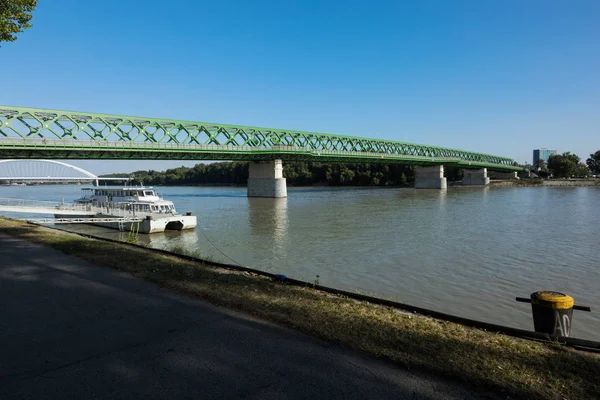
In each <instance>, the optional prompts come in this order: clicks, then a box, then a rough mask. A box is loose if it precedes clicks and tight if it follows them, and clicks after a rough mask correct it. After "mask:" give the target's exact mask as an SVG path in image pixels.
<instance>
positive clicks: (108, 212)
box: [55, 186, 197, 233]
mask: <svg viewBox="0 0 600 400" xmlns="http://www.w3.org/2000/svg"><path fill="white" fill-rule="evenodd" d="M81 192H82V196H81V197H80V198H79V199H77V200H75V203H76V204H79V205H82V206H84V207H83V208H82V209H84V210H86V213H85V215H87V216H88V217H90V212H91V213H92V217H96V218H110V217H114V218H115V219H118V218H128V219H136V220H137V221H136V222H122V221H117V222H99V223H94V224H96V225H101V226H106V227H109V228H116V229H120V230H131V229H134V230H136V231H139V232H140V233H154V232H163V231H165V230H176V231H180V230H183V229H193V228H195V227H196V224H197V219H196V216H195V215H191V213H186V214H185V215H182V214H179V213H177V211H176V210H175V205H174V204H173V202H172V201H168V200H165V199H163V198H162V197H160V196H159V195H158V194H157V193H156V191H155V190H154V189H153V188H152V187H143V186H142V187H119V188H111V187H97V188H84V189H81ZM82 216H83V215H82ZM55 217H56V218H62V217H64V216H62V215H60V214H55Z"/></svg>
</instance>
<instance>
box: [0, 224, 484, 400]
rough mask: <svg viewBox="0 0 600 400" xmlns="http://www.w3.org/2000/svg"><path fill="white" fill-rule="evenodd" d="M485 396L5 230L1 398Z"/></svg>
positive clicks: (0, 246) (0, 259) (0, 261)
mask: <svg viewBox="0 0 600 400" xmlns="http://www.w3.org/2000/svg"><path fill="white" fill-rule="evenodd" d="M115 257H118V254H115ZM484 397H487V396H483V395H482V394H479V395H478V394H476V393H472V392H470V391H468V390H466V389H464V388H461V387H458V386H456V384H454V383H449V382H445V381H443V380H440V379H437V378H432V377H427V376H424V375H417V374H413V373H411V372H408V371H405V370H403V369H400V368H398V367H396V366H394V365H391V364H389V363H386V362H383V361H380V360H377V359H373V358H370V357H367V356H364V355H362V354H357V353H355V352H353V351H350V350H347V349H344V348H341V347H339V346H337V345H333V344H330V343H327V342H324V341H320V340H316V339H314V338H311V337H308V336H305V335H302V334H299V333H297V332H293V331H290V330H287V329H285V328H281V327H278V326H274V325H272V324H268V323H265V322H261V321H257V320H253V319H250V318H247V317H245V316H241V315H238V314H236V313H233V312H230V311H227V310H223V309H220V308H216V307H214V306H212V305H209V304H207V303H204V302H201V301H196V300H193V299H188V298H186V297H184V296H181V295H178V294H176V293H173V292H171V291H168V290H165V289H161V288H159V287H157V286H156V285H153V284H150V283H148V282H145V281H142V280H139V279H136V278H133V277H131V276H129V275H127V274H124V273H119V272H116V271H114V270H111V269H109V268H102V267H96V266H93V265H91V264H88V263H86V262H84V261H81V260H79V259H76V258H74V257H71V256H68V255H65V254H62V253H60V252H57V251H55V250H52V249H49V248H46V247H43V246H40V245H37V244H32V243H29V242H26V241H23V240H20V239H16V238H13V237H10V236H6V235H2V234H0V398H2V399H42V398H43V399H61V400H64V399H108V398H110V399H137V398H144V399H148V398H162V399H404V398H407V399H408V398H410V399H469V398H484Z"/></svg>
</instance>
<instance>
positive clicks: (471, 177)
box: [462, 168, 490, 186]
mask: <svg viewBox="0 0 600 400" xmlns="http://www.w3.org/2000/svg"><path fill="white" fill-rule="evenodd" d="M462 184H463V186H487V185H489V184H490V178H488V176H487V168H479V169H464V170H463V179H462Z"/></svg>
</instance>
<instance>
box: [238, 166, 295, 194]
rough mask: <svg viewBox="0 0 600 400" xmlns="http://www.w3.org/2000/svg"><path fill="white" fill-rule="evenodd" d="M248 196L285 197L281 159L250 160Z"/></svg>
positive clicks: (285, 186) (285, 187)
mask: <svg viewBox="0 0 600 400" xmlns="http://www.w3.org/2000/svg"><path fill="white" fill-rule="evenodd" d="M248 172H249V173H248V197H273V198H278V197H287V184H286V182H285V178H284V177H283V164H282V162H281V160H272V161H258V162H250V165H249V171H248Z"/></svg>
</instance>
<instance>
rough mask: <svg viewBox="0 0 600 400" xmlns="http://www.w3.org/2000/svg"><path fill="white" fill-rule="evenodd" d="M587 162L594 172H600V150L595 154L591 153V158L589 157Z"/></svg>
mask: <svg viewBox="0 0 600 400" xmlns="http://www.w3.org/2000/svg"><path fill="white" fill-rule="evenodd" d="M586 164H587V166H588V168H589V169H590V171H592V173H593V174H600V150H598V151H597V152H595V153H594V154H590V158H588V159H587V161H586Z"/></svg>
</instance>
